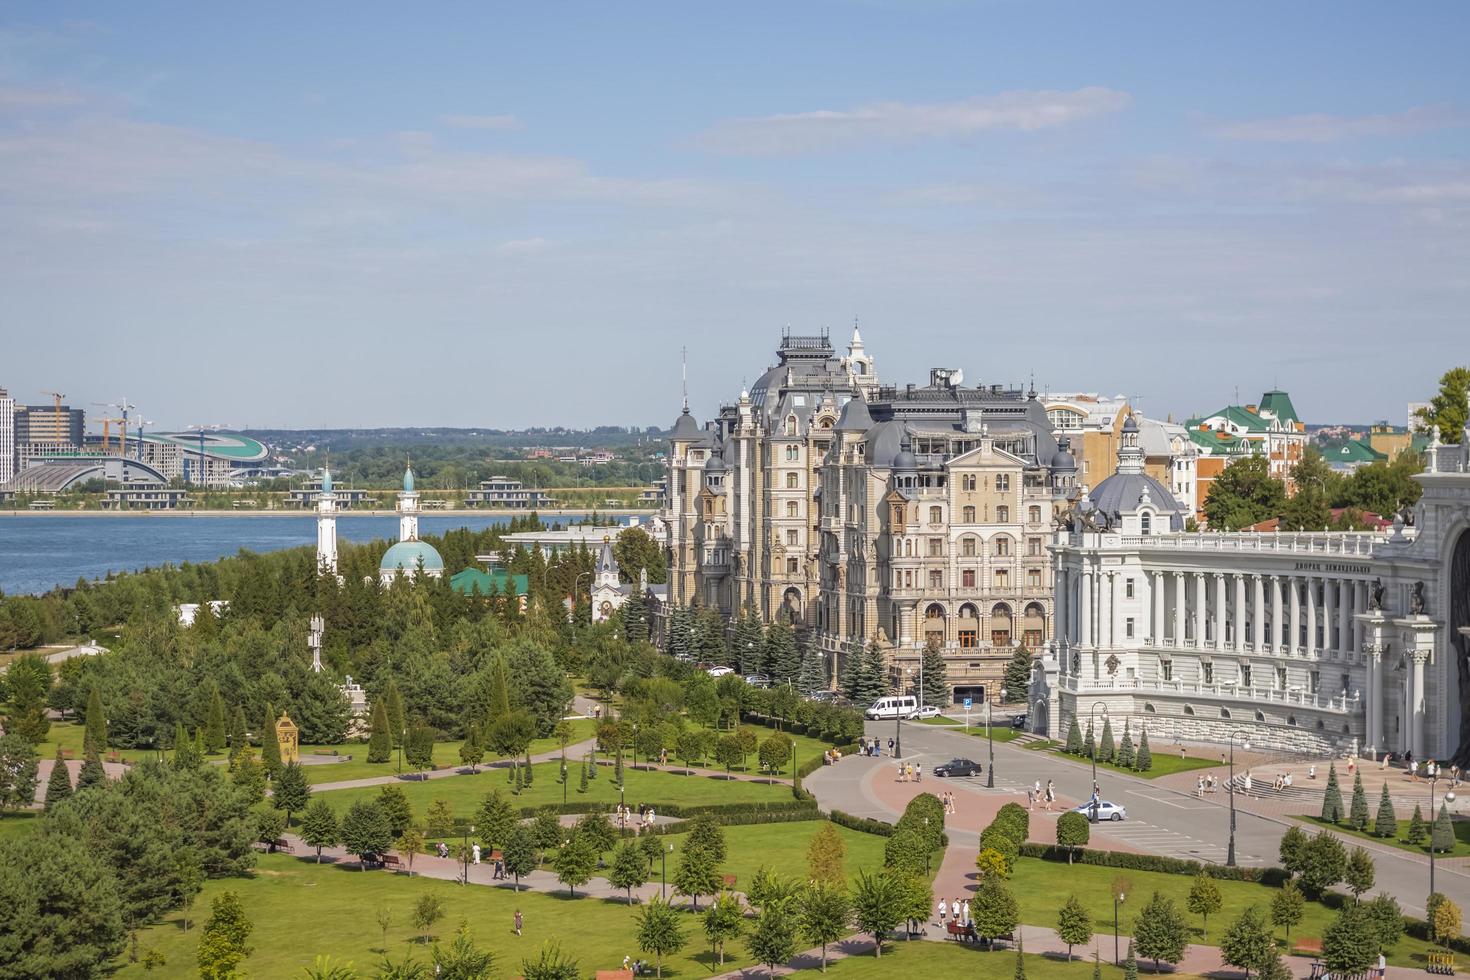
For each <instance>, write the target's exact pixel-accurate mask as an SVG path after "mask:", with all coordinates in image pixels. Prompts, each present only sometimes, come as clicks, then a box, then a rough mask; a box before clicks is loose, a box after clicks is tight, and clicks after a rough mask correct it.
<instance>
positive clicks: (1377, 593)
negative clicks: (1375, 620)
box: [1368, 578, 1383, 612]
mask: <svg viewBox="0 0 1470 980" xmlns="http://www.w3.org/2000/svg"><path fill="white" fill-rule="evenodd" d="M1368 611H1369V612H1382V611H1383V579H1381V578H1375V579H1374V580H1373V584H1372V585H1370V586H1368Z"/></svg>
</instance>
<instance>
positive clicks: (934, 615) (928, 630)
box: [924, 602, 944, 646]
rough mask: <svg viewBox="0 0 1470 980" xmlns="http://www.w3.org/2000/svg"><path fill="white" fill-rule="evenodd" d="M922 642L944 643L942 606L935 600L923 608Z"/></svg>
mask: <svg viewBox="0 0 1470 980" xmlns="http://www.w3.org/2000/svg"><path fill="white" fill-rule="evenodd" d="M924 642H925V643H937V644H939V645H941V646H942V645H943V644H944V607H943V606H941V605H940V604H939V603H937V602H933V603H930V604H929V608H927V609H925V610H924Z"/></svg>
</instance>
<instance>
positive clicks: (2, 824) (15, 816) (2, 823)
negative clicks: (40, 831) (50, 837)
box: [0, 810, 41, 840]
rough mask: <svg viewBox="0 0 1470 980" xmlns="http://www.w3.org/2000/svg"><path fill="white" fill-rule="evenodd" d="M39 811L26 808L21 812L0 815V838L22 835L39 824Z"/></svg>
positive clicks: (6, 838) (5, 838)
mask: <svg viewBox="0 0 1470 980" xmlns="http://www.w3.org/2000/svg"><path fill="white" fill-rule="evenodd" d="M40 815H41V814H40V811H38V810H27V811H25V812H23V813H7V814H5V815H4V816H0V840H10V839H11V838H14V837H23V836H25V835H26V834H29V833H31V832H32V831H33V830H35V829H36V828H37V827H39V826H40V825H41V821H40V820H39V819H38V818H39V817H40Z"/></svg>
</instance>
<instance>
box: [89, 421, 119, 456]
mask: <svg viewBox="0 0 1470 980" xmlns="http://www.w3.org/2000/svg"><path fill="white" fill-rule="evenodd" d="M92 422H93V424H96V423H98V422H101V423H102V453H103V455H109V454H111V452H112V425H113V423H114V422H116V423H117V425H118V431H119V432H124V431H125V430H124V429H123V428H122V426H123V420H122V419H119V418H113V417H111V416H104V417H103V418H100V419H93V420H92Z"/></svg>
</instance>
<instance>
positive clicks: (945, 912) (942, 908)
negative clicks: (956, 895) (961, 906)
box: [938, 898, 949, 925]
mask: <svg viewBox="0 0 1470 980" xmlns="http://www.w3.org/2000/svg"><path fill="white" fill-rule="evenodd" d="M938 911H939V924H940V925H944V922H945V920H946V919H948V918H949V903H948V902H946V901H945V900H944V899H942V898H941V899H940V900H939V906H938Z"/></svg>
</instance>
